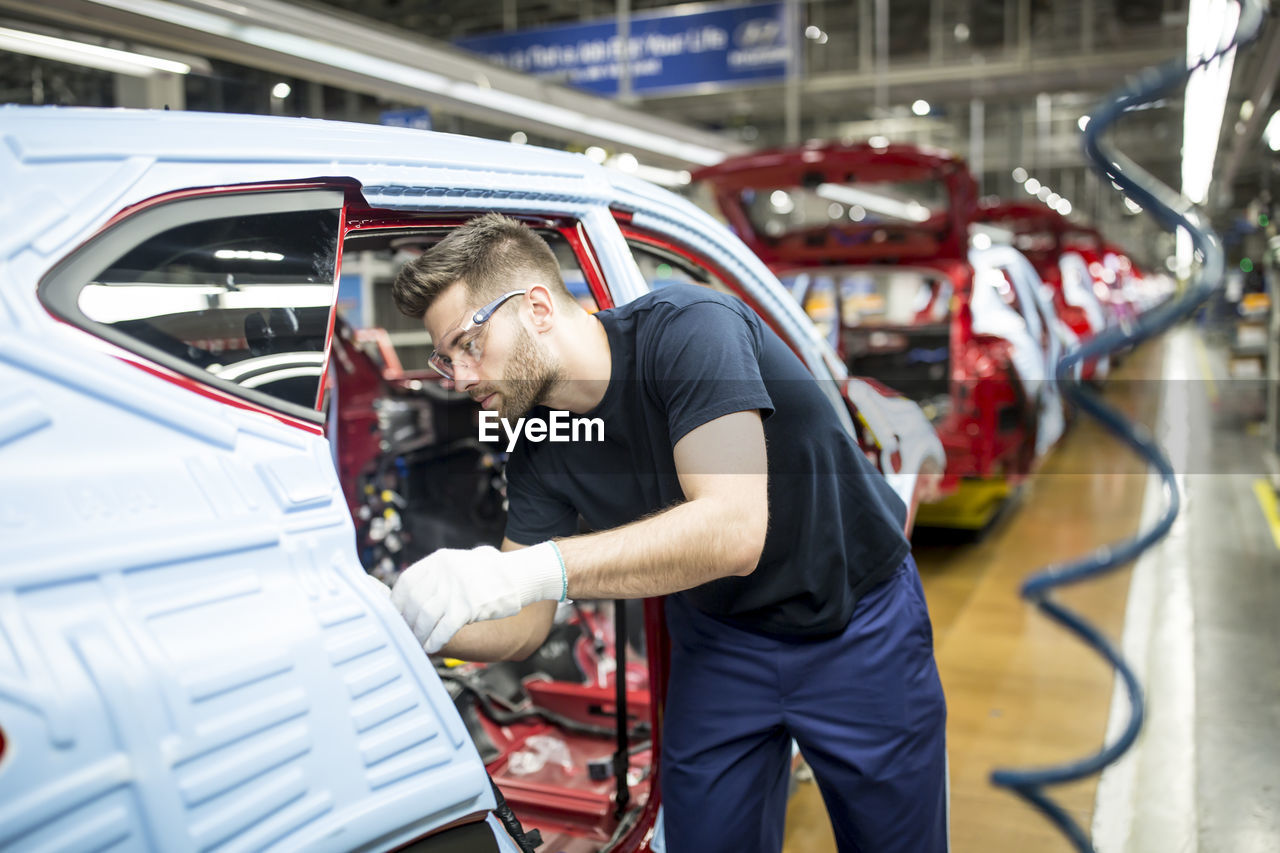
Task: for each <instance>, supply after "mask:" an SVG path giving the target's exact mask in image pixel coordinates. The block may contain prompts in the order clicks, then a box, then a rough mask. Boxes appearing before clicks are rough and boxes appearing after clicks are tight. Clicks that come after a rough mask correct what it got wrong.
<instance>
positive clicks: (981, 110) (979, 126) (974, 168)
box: [969, 98, 987, 198]
mask: <svg viewBox="0 0 1280 853" xmlns="http://www.w3.org/2000/svg"><path fill="white" fill-rule="evenodd" d="M986 117H987V109H986V103H985V102H984V101H983V100H982V98H974V99H973V100H971V101H969V170H970V171H971V172H973V177H974V178H976V179H977V181H978V197H979V198H981V197H982V195H983V186H984V180H983V177H984V174H985V173H986V166H985V164H984V161H985V160H986V152H985V151H984V145H985V137H986V121H987V118H986Z"/></svg>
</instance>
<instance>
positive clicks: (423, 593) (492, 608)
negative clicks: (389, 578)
mask: <svg viewBox="0 0 1280 853" xmlns="http://www.w3.org/2000/svg"><path fill="white" fill-rule="evenodd" d="M567 586H568V584H567V581H566V576H565V572H564V563H563V561H562V560H561V558H560V550H559V548H557V547H556V545H555V543H554V542H549V541H548V542H543V543H541V544H540V545H534V546H533V547H531V548H521V549H520V550H518V551H505V552H504V551H499V550H498V549H497V548H492V547H490V546H488V545H485V546H483V547H480V548H472V549H471V550H469V551H462V550H454V549H441V550H439V551H436V552H434V553H433V554H431V555H429V556H427V557H425V558H424V559H421V560H419V561H418V562H416V563H414V564H413V565H412V566H410V567H409V568H407V569H405V570H404V572H403V573H402V574H401V575H400V578H399V579H398V580H397V581H396V584H395V587H394V588H393V589H392V590H391V603H392V604H394V605H395V606H396V609H397V610H399V611H400V615H401V616H403V617H404V621H405V622H408V623H409V627H410V628H412V629H413V635H414V636H415V637H417V638H418V642H419V643H421V644H422V648H423V649H424V650H425V651H426V652H427V653H428V654H434V653H435V652H438V651H440V649H441V648H443V647H444V645H445V644H446V643H448V642H449V640H451V639H452V638H453V635H454V634H456V633H458V629H460V628H461V627H462V626H463V625H466V624H467V623H469V622H475V621H478V620H481V619H502V618H505V617H507V616H514V615H516V614H517V613H519V612H520V610H521V608H523V607H525V606H526V605H529V604H532V603H533V602H535V601H563V600H564V596H565V593H566V592H567Z"/></svg>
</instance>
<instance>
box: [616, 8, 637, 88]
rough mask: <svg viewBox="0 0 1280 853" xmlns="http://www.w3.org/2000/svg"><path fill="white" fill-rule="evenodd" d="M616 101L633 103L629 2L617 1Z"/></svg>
mask: <svg viewBox="0 0 1280 853" xmlns="http://www.w3.org/2000/svg"><path fill="white" fill-rule="evenodd" d="M618 100H619V101H621V102H622V103H624V104H629V103H632V102H633V101H635V92H634V91H633V89H632V86H631V0H618Z"/></svg>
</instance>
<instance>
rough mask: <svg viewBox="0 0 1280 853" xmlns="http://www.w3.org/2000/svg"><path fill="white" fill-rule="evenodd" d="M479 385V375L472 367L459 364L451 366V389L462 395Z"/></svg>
mask: <svg viewBox="0 0 1280 853" xmlns="http://www.w3.org/2000/svg"><path fill="white" fill-rule="evenodd" d="M479 384H480V374H479V373H478V372H476V369H475V368H474V367H470V366H467V367H464V366H463V365H461V364H456V363H455V364H454V366H453V387H454V388H455V389H457V390H458V391H461V392H463V393H464V394H465V393H466V392H468V391H470V390H471V389H472V388H474V387H476V386H477V385H479Z"/></svg>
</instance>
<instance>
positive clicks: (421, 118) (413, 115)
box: [378, 107, 431, 130]
mask: <svg viewBox="0 0 1280 853" xmlns="http://www.w3.org/2000/svg"><path fill="white" fill-rule="evenodd" d="M378 121H379V123H380V124H385V125H387V126H388V127H412V128H415V129H417V130H430V129H431V113H430V112H429V111H428V110H426V109H424V108H422V107H410V108H409V109H405V110H385V111H384V112H383V113H382V115H381V116H379V117H378Z"/></svg>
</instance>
